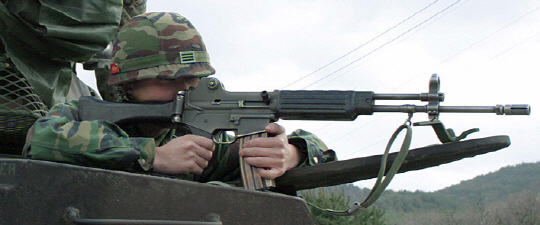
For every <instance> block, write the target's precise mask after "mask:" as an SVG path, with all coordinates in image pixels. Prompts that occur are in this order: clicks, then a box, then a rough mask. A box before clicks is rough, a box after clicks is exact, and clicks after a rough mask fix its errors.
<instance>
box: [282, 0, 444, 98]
mask: <svg viewBox="0 0 540 225" xmlns="http://www.w3.org/2000/svg"><path fill="white" fill-rule="evenodd" d="M438 1H439V0H435V1H434V2H432V3H430V4H429V5H427V6H426V7H424V8H422V9H421V10H419V11H417V12H415V13H413V14H412V15H411V16H409V17H407V18H406V19H404V20H402V21H401V22H399V23H398V24H396V25H394V26H392V27H390V28H389V29H387V30H386V31H384V32H382V33H380V34H379V35H377V36H376V37H374V38H372V39H371V40H369V41H367V42H365V43H363V44H361V45H360V46H358V47H356V48H355V49H353V50H351V51H349V52H347V53H346V54H344V55H342V56H341V57H339V58H337V59H335V60H333V61H332V62H330V63H328V64H326V65H324V66H322V67H320V68H318V69H316V70H315V71H313V72H311V73H309V74H307V75H305V76H303V77H301V78H300V79H298V80H295V81H293V82H292V83H290V84H288V85H286V86H284V87H283V88H281V89H285V88H287V87H289V86H291V85H293V84H295V83H297V82H299V81H301V80H303V79H305V78H307V77H309V76H311V75H313V74H315V73H317V72H319V71H320V70H322V69H324V68H326V67H327V66H329V65H332V64H333V63H335V62H337V61H339V60H340V59H342V58H345V57H346V56H348V55H350V54H351V53H353V52H355V51H356V50H358V49H360V48H362V47H364V46H365V45H367V44H369V43H371V42H373V41H375V40H376V39H377V38H379V37H381V36H383V35H384V34H386V33H388V32H389V31H391V30H393V29H394V28H396V27H398V26H399V25H401V24H403V23H405V22H406V21H408V20H409V19H411V18H413V17H414V16H416V15H417V14H419V13H421V12H423V11H424V10H426V9H427V8H429V7H431V6H432V5H433V4H435V3H436V2H438Z"/></svg>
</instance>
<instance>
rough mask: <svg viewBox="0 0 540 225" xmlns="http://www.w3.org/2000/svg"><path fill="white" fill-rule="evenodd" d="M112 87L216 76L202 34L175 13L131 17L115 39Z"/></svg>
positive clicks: (110, 83)
mask: <svg viewBox="0 0 540 225" xmlns="http://www.w3.org/2000/svg"><path fill="white" fill-rule="evenodd" d="M113 46H114V47H113V53H112V61H113V63H112V64H111V77H110V79H109V82H108V84H109V85H113V86H114V85H120V84H123V83H127V82H130V81H135V80H142V79H148V78H158V79H177V78H181V77H206V76H209V75H212V74H214V73H215V70H214V68H212V66H211V65H210V62H209V61H210V59H209V56H208V53H207V52H206V47H205V45H204V42H203V40H202V38H201V35H200V34H199V32H198V31H197V30H196V29H195V27H194V26H193V24H191V22H190V21H189V20H187V19H186V18H185V17H183V16H181V15H179V14H176V13H164V12H159V13H146V14H142V15H139V16H136V17H134V18H132V19H131V20H130V21H129V22H128V23H126V24H125V25H124V26H123V27H122V28H121V29H120V30H119V31H118V34H117V35H116V37H115V39H114V40H113Z"/></svg>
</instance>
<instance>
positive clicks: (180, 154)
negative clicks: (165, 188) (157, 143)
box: [154, 135, 214, 174]
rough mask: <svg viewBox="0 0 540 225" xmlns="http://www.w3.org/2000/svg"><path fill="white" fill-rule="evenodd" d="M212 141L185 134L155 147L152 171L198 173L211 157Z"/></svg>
mask: <svg viewBox="0 0 540 225" xmlns="http://www.w3.org/2000/svg"><path fill="white" fill-rule="evenodd" d="M213 151H214V142H213V141H212V140H211V139H208V138H205V137H201V136H196V135H185V136H182V137H178V138H175V139H173V140H171V141H170V142H169V143H167V144H165V145H163V146H161V147H156V152H155V159H154V171H156V172H159V173H164V174H187V173H194V174H200V173H202V171H203V169H204V168H206V167H207V166H208V161H209V160H210V159H211V158H212V153H213Z"/></svg>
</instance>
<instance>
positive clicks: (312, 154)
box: [193, 130, 336, 186]
mask: <svg viewBox="0 0 540 225" xmlns="http://www.w3.org/2000/svg"><path fill="white" fill-rule="evenodd" d="M288 138H289V143H291V144H293V145H294V146H296V147H297V148H298V149H299V150H300V151H301V152H302V153H303V157H304V160H303V162H302V163H300V164H299V165H298V166H299V167H300V166H312V165H315V164H318V163H325V162H330V161H335V160H336V155H335V153H334V151H333V150H329V149H328V148H327V147H326V145H325V144H324V143H323V142H322V141H321V140H320V139H319V138H318V137H317V136H315V135H314V134H312V133H310V132H307V131H304V130H296V131H294V132H293V133H291V134H289V135H288ZM216 147H217V148H216V151H215V153H214V156H213V158H212V159H211V160H210V162H209V163H208V167H207V168H205V169H204V171H203V173H202V174H201V175H198V176H194V177H193V179H194V180H196V181H199V182H210V181H221V182H225V183H229V184H232V185H235V186H240V185H242V184H241V182H242V181H241V177H240V168H239V167H240V165H239V159H238V150H237V149H238V146H234V144H233V147H232V148H229V146H227V145H217V146H216Z"/></svg>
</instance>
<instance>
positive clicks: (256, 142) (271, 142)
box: [240, 123, 301, 179]
mask: <svg viewBox="0 0 540 225" xmlns="http://www.w3.org/2000/svg"><path fill="white" fill-rule="evenodd" d="M265 130H266V132H267V133H268V134H271V135H274V136H273V137H267V138H256V139H253V140H250V141H248V142H246V143H245V144H244V145H243V149H242V150H241V151H240V156H243V157H245V158H244V159H245V161H246V163H248V164H250V165H252V166H255V167H259V169H258V170H259V172H260V174H261V176H262V177H264V178H266V179H274V178H276V177H279V176H281V175H283V174H284V173H285V172H286V171H287V170H290V169H292V168H294V167H296V166H297V165H298V164H299V163H300V159H301V153H300V151H299V150H298V149H297V148H296V147H295V146H294V145H291V144H289V141H288V139H287V135H285V128H284V127H282V126H280V125H278V124H276V123H271V124H269V125H268V126H266V128H265Z"/></svg>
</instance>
